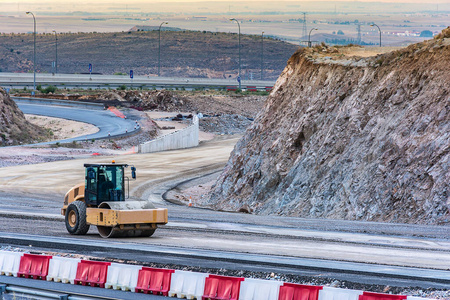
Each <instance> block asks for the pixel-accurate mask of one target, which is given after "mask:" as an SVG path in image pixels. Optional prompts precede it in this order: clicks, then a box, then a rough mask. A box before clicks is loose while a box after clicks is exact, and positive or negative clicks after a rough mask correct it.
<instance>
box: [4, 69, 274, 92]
mask: <svg viewBox="0 0 450 300" xmlns="http://www.w3.org/2000/svg"><path fill="white" fill-rule="evenodd" d="M39 84H40V85H42V86H48V85H54V86H57V87H58V88H74V87H84V88H89V87H91V88H117V87H119V86H121V85H126V86H129V87H130V86H133V87H146V88H152V87H156V88H162V87H179V88H186V89H194V88H203V87H204V88H208V87H211V88H223V87H227V86H238V85H239V83H238V82H237V81H236V80H234V79H233V80H231V79H208V78H176V77H148V76H135V77H134V78H133V79H131V78H129V77H128V76H116V75H89V74H56V75H52V74H41V73H38V74H36V85H39ZM241 84H242V87H243V88H246V87H247V86H251V87H256V88H258V89H265V88H266V87H272V86H273V85H274V84H275V81H274V80H268V81H261V80H245V81H242V82H241ZM0 86H3V87H5V88H23V87H28V88H30V87H31V88H32V87H33V74H32V73H5V72H0Z"/></svg>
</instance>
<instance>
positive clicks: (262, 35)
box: [261, 31, 264, 80]
mask: <svg viewBox="0 0 450 300" xmlns="http://www.w3.org/2000/svg"><path fill="white" fill-rule="evenodd" d="M263 70H264V31H263V32H261V80H263V72H264V71H263Z"/></svg>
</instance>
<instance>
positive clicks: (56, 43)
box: [53, 30, 58, 74]
mask: <svg viewBox="0 0 450 300" xmlns="http://www.w3.org/2000/svg"><path fill="white" fill-rule="evenodd" d="M53 32H54V33H55V74H58V35H57V34H56V30H53Z"/></svg>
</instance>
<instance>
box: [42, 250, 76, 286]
mask: <svg viewBox="0 0 450 300" xmlns="http://www.w3.org/2000/svg"><path fill="white" fill-rule="evenodd" d="M80 261H81V259H78V258H70V257H60V256H53V258H52V259H50V263H49V265H48V275H47V281H55V282H63V283H69V282H70V283H72V284H74V281H75V277H76V276H77V268H78V263H79V262H80Z"/></svg>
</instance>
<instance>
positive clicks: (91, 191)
mask: <svg viewBox="0 0 450 300" xmlns="http://www.w3.org/2000/svg"><path fill="white" fill-rule="evenodd" d="M84 167H85V169H86V174H85V191H84V200H85V202H86V204H87V205H93V206H98V205H99V204H100V203H102V202H106V201H125V179H127V181H129V178H128V177H125V176H124V169H125V168H126V167H128V165H126V164H116V163H114V162H113V163H110V164H84ZM131 176H132V178H133V179H136V168H135V167H131Z"/></svg>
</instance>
